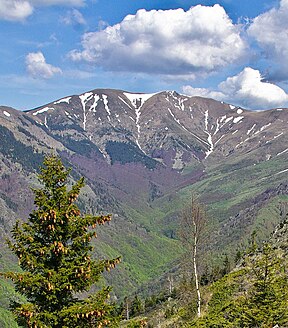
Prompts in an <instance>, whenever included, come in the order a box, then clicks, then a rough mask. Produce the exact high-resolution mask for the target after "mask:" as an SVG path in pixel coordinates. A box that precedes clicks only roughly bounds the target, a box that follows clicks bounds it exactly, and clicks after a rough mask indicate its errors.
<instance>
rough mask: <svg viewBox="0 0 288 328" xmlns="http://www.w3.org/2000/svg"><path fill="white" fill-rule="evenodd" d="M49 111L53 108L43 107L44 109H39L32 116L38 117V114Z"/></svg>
mask: <svg viewBox="0 0 288 328" xmlns="http://www.w3.org/2000/svg"><path fill="white" fill-rule="evenodd" d="M49 109H52V110H55V108H54V107H44V108H41V109H39V110H38V111H37V112H34V113H33V115H34V116H36V115H38V114H42V113H45V112H47V111H48V110H49Z"/></svg>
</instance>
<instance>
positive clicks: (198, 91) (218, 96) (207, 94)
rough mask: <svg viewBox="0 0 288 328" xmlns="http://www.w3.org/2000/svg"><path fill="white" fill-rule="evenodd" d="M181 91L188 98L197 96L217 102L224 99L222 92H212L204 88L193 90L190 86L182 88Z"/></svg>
mask: <svg viewBox="0 0 288 328" xmlns="http://www.w3.org/2000/svg"><path fill="white" fill-rule="evenodd" d="M182 90H183V92H184V93H185V94H186V95H189V96H199V97H204V98H212V99H218V100H222V99H224V98H225V95H224V94H223V93H222V92H219V91H213V90H209V89H206V88H193V87H192V86H190V85H185V86H183V88H182Z"/></svg>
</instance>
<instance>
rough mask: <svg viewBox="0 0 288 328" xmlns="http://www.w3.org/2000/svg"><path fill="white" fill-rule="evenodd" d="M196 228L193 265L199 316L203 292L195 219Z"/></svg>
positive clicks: (199, 314) (198, 314)
mask: <svg viewBox="0 0 288 328" xmlns="http://www.w3.org/2000/svg"><path fill="white" fill-rule="evenodd" d="M193 224H194V228H195V235H194V245H193V248H194V249H193V267H194V277H195V286H196V292H197V316H198V317H200V316H201V294H200V289H199V282H198V271H197V261H196V256H197V230H196V229H197V227H196V223H195V221H193Z"/></svg>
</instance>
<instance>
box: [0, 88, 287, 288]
mask: <svg viewBox="0 0 288 328" xmlns="http://www.w3.org/2000/svg"><path fill="white" fill-rule="evenodd" d="M144 98H145V99H144ZM287 113H288V111H287V109H271V110H267V111H262V112H253V111H249V110H245V109H242V108H240V107H236V106H233V105H230V104H226V103H222V102H218V101H216V100H213V99H207V98H201V97H188V96H184V95H180V94H177V93H176V92H174V91H163V92H159V93H155V94H141V93H129V92H126V91H122V90H113V89H94V90H91V91H88V92H85V93H83V94H80V95H72V96H68V97H64V98H61V99H58V100H55V101H54V102H51V103H48V104H46V105H43V106H40V107H38V108H35V109H33V110H29V111H25V112H20V111H17V110H15V109H12V108H9V107H3V106H1V107H0V136H1V139H2V143H1V146H0V169H1V173H2V176H1V179H0V208H1V212H0V213H1V214H0V223H1V229H2V233H1V234H2V238H4V236H5V235H6V234H7V233H9V230H11V227H12V225H13V222H15V220H16V218H17V217H23V218H25V217H27V215H28V213H29V211H30V210H31V208H32V199H31V193H30V192H29V187H31V186H33V185H37V183H38V182H37V179H36V175H35V173H36V172H37V168H38V167H39V165H41V162H42V160H43V156H44V155H45V154H46V153H50V152H55V153H57V154H59V156H61V157H62V159H63V161H64V163H65V165H67V166H70V167H72V172H73V178H74V179H77V178H78V177H80V176H84V177H85V179H86V187H85V191H84V194H83V196H82V198H81V200H80V201H81V206H82V209H83V210H87V212H88V211H89V212H91V209H93V210H94V211H95V212H111V213H112V214H114V217H115V223H113V224H111V226H110V227H109V228H108V229H106V231H105V233H103V234H100V235H99V239H100V244H101V249H99V253H100V254H101V256H104V255H105V249H106V252H107V251H108V252H109V253H113V254H115V255H118V253H117V251H119V252H120V254H122V255H123V256H124V259H125V261H124V263H125V264H124V269H123V270H124V271H123V272H124V273H123V272H122V273H119V275H120V276H121V279H122V282H123V281H126V283H127V286H130V287H131V288H132V289H133V288H136V287H137V286H139V284H140V283H142V282H144V281H147V280H149V279H153V277H155V275H158V274H160V273H161V272H162V273H163V272H164V271H165V267H166V268H167V267H168V266H169V263H171V262H173V261H174V260H175V259H176V258H177V256H180V254H181V249H180V247H179V244H178V241H177V233H176V232H177V217H178V215H179V213H180V212H181V208H183V206H185V203H186V202H187V200H188V199H189V197H190V196H191V193H196V194H198V195H199V196H200V199H201V201H202V202H203V203H205V204H206V206H207V209H208V213H209V215H210V217H211V223H210V224H211V226H213V229H215V231H216V232H217V231H222V227H223V225H224V226H225V223H227V224H228V226H229V223H228V222H229V220H230V221H231V219H230V218H231V217H232V218H233V220H234V221H235V220H236V221H237V218H239V217H240V218H242V217H244V219H242V220H244V221H245V220H246V219H245V216H237V215H238V214H239V212H240V210H241V209H240V208H239V206H240V204H241V208H243V209H245V208H246V207H247V206H251V205H249V204H250V203H249V199H257V195H261V194H263V193H265V191H266V190H268V189H269V188H274V189H275V188H276V189H277V187H278V186H279V185H280V184H281V183H285V182H286V181H287V179H286V177H285V172H286V170H288V168H287V166H286V159H287V155H288V148H287V144H288V143H287V141H288V140H287V132H286V126H287V121H288V115H287ZM277 197H278V195H276V194H275V195H274V194H273V197H271V201H273V199H276V198H277ZM261 206H263V207H266V206H268V203H267V202H266V203H265V202H264V201H263V202H262V201H260V208H261ZM257 215H258V214H257ZM233 220H232V221H233ZM257 220H258V219H257V217H256V218H254V217H253V218H252V219H251V218H250V217H249V220H248V219H247V220H246V221H245V222H246V223H247V229H244V230H245V231H240V232H239V231H238V230H237V229H236V228H237V224H236V225H235V226H234V225H233V224H232V225H231V228H229V231H228V232H227V233H225V234H226V235H227V238H228V235H229V238H228V239H229V240H230V241H231V240H232V244H233V243H234V242H235V236H237V239H238V240H237V243H240V242H242V241H243V240H245V238H247V234H249V231H250V230H252V229H253V228H255V224H256V225H257V224H258V223H259V222H258V221H259V220H258V221H257ZM241 222H242V221H241ZM257 222H258V223H257ZM261 222H262V221H261ZM276 223H277V219H275V224H276ZM117 224H119V225H120V226H118V227H117ZM244 224H245V223H244ZM273 224H274V223H273ZM264 228H265V229H266V230H267V231H266V232H264V235H265V233H267V234H268V233H269V232H271V231H270V230H271V227H270V226H267V227H264ZM219 229H220V230H219ZM265 229H264V230H265ZM269 229H270V230H269ZM223 231H225V229H223ZM226 231H227V229H226ZM226 235H225V236H224V235H223V234H221V233H220V234H217V233H216V237H215V240H213V241H210V242H211V243H212V244H213V245H214V246H215V247H216V246H217V245H218V246H217V247H221V249H222V250H223V251H224V250H225V247H226V246H227V243H226V244H225V237H226ZM213 236H214V234H213ZM231 236H232V239H231ZM228 239H227V242H228ZM212 244H211V245H212ZM229 244H230V245H231V243H230V242H229ZM105 245H110V246H109V247H108V246H105ZM217 247H216V248H217ZM227 247H228V246H227ZM159 249H161V257H160V259H159V256H157V252H158V251H159ZM116 253H117V254H116ZM138 261H139V263H137V262H138ZM149 262H150V263H149ZM153 266H154V269H152V268H153ZM125 275H126V278H124V276H125ZM130 287H129V288H130ZM117 293H118V290H117Z"/></svg>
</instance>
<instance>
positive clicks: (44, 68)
mask: <svg viewBox="0 0 288 328" xmlns="http://www.w3.org/2000/svg"><path fill="white" fill-rule="evenodd" d="M26 69H27V71H28V73H29V74H30V75H31V76H32V77H34V78H40V79H41V78H44V79H50V78H51V77H53V76H54V75H55V74H59V73H62V71H61V69H60V68H59V67H55V66H52V65H50V64H47V63H46V59H45V57H44V55H43V53H42V52H40V51H39V52H31V53H29V54H28V55H27V56H26Z"/></svg>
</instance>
